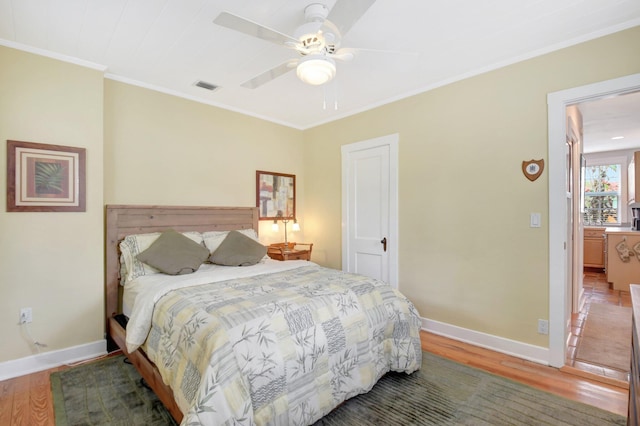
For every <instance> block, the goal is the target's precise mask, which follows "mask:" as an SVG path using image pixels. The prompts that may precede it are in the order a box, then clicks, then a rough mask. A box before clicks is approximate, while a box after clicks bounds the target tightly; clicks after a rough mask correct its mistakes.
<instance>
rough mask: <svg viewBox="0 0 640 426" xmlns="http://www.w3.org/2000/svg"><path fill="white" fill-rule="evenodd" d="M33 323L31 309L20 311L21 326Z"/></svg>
mask: <svg viewBox="0 0 640 426" xmlns="http://www.w3.org/2000/svg"><path fill="white" fill-rule="evenodd" d="M31 321H33V316H32V313H31V308H22V309H20V324H28V323H30V322H31Z"/></svg>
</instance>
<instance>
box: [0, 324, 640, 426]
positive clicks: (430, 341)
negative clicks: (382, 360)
mask: <svg viewBox="0 0 640 426" xmlns="http://www.w3.org/2000/svg"><path fill="white" fill-rule="evenodd" d="M421 339H422V349H423V350H425V351H429V352H432V353H434V354H437V355H440V356H443V357H445V358H449V359H452V360H454V361H457V362H460V363H463V364H467V365H470V366H472V367H476V368H480V369H482V370H485V371H488V372H490V373H493V374H497V375H500V376H504V377H507V378H509V379H512V380H516V381H518V382H521V383H525V384H527V385H530V386H533V387H535V388H538V389H542V390H544V391H547V392H551V393H554V394H556V395H560V396H563V397H565V398H569V399H572V400H575V401H580V402H583V403H586V404H589V405H593V406H596V407H599V408H602V409H604V410H608V411H611V412H614V413H617V414H620V415H623V416H626V415H627V399H628V390H627V389H624V388H621V387H617V386H614V385H611V384H607V383H603V382H599V381H595V380H593V379H590V378H587V377H581V376H578V375H575V374H570V373H566V372H564V371H561V370H559V369H557V368H553V367H546V366H543V365H540V364H536V363H533V362H530V361H525V360H522V359H519V358H515V357H512V356H509V355H504V354H501V353H498V352H494V351H491V350H488V349H484V348H480V347H477V346H473V345H470V344H467V343H463V342H459V341H456V340H451V339H448V338H446V337H442V336H438V335H435V334H432V333H427V332H421ZM64 368H68V367H58V368H55V369H52V370H47V371H42V372H39V373H34V374H30V375H27V376H22V377H17V378H14V379H9V380H5V381H2V382H0V425H12V426H23V425H24V426H37V425H47V426H53V425H54V424H55V422H54V418H53V401H52V396H51V390H50V389H51V385H50V381H49V375H50V373H51V372H53V371H58V370H62V369H64Z"/></svg>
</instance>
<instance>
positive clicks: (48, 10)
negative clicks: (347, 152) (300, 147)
mask: <svg viewBox="0 0 640 426" xmlns="http://www.w3.org/2000/svg"><path fill="white" fill-rule="evenodd" d="M341 1H349V2H353V1H355V0H341ZM311 2H312V1H307V0H108V1H107V0H103V1H97V0H0V43H1V44H3V45H5V46H9V47H17V48H21V49H25V50H29V51H33V52H35V53H40V54H45V55H49V56H53V57H57V58H64V59H67V60H71V61H73V62H78V63H82V64H85V65H91V64H95V65H96V66H97V67H98V68H99V69H100V68H101V67H104V69H105V72H106V75H107V77H108V78H112V79H116V80H119V81H124V82H128V83H133V84H139V85H142V86H144V87H149V88H153V89H156V90H160V91H163V92H166V93H171V94H175V95H179V96H184V97H187V98H190V99H194V100H198V101H201V102H205V103H208V104H211V105H216V106H220V107H223V108H227V109H231V110H234V111H239V112H243V113H246V114H250V115H253V116H257V117H261V118H265V119H267V120H271V121H274V122H277V123H281V124H285V125H288V126H291V127H294V128H298V129H306V128H309V127H313V126H315V125H318V124H321V123H325V122H328V121H332V120H335V119H338V118H341V117H344V116H347V115H351V114H354V113H357V112H360V111H363V110H366V109H369V108H372V107H374V106H377V105H381V104H384V103H388V102H391V101H394V100H397V99H401V98H403V97H406V96H410V95H413V94H416V93H420V92H422V91H425V90H429V89H431V88H434V87H438V86H441V85H443V84H446V83H449V82H452V81H455V80H458V79H461V78H465V77H468V76H471V75H474V74H478V73H480V72H483V71H487V70H490V69H494V68H497V67H499V66H503V65H506V64H509V63H512V62H516V61H518V60H522V59H526V58H529V57H533V56H536V55H539V54H542V53H546V52H549V51H552V50H555V49H558V48H562V47H566V46H569V45H572V44H575V43H578V42H581V41H585V40H589V39H592V38H595V37H598V36H602V35H605V34H609V33H612V32H615V31H619V30H622V29H625V28H629V27H632V26H636V25H640V1H638V0H528V1H524V0H519V1H514V0H483V1H477V0H430V1H424V0H400V1H398V0H395V1H394V0H377V1H376V2H375V3H374V4H373V5H372V6H371V7H370V8H369V9H368V10H367V12H366V13H365V14H364V15H363V16H362V17H361V18H360V20H359V21H357V22H356V23H355V25H354V26H353V27H352V28H351V30H350V31H349V32H348V33H347V34H346V35H344V37H343V39H342V46H343V47H345V46H346V47H356V48H368V49H378V50H389V51H396V52H402V53H384V52H372V51H359V52H357V53H356V56H355V58H354V59H353V60H352V61H350V62H338V63H337V76H336V78H335V79H334V80H333V81H332V82H331V83H329V84H327V85H325V86H320V87H318V86H309V85H305V84H304V83H302V82H301V81H299V80H298V79H297V77H296V75H295V72H289V73H287V74H285V75H283V76H281V77H279V78H277V79H275V80H273V81H271V82H269V83H267V84H265V85H263V86H260V87H258V88H256V89H246V88H243V87H241V86H240V84H241V83H243V82H245V81H247V80H249V79H251V78H253V77H255V76H257V75H259V74H261V73H262V72H264V71H266V70H268V69H270V68H272V67H274V66H276V65H279V64H281V63H283V62H285V61H286V60H288V59H291V58H294V57H296V52H295V51H293V50H290V49H287V48H285V47H282V46H278V45H275V44H273V43H269V42H267V41H263V40H259V39H256V38H252V37H250V36H247V35H245V34H242V33H238V32H235V31H233V30H230V29H227V28H223V27H220V26H218V25H215V24H213V20H214V18H215V17H216V16H217V15H218V14H219V13H220V12H222V11H228V12H231V13H233V14H236V15H239V16H242V17H245V18H247V19H250V20H252V21H255V22H258V23H260V24H262V25H264V26H266V27H269V28H272V29H275V30H277V31H279V32H281V33H285V34H291V33H293V31H294V29H295V28H296V27H298V26H299V25H300V24H302V23H303V22H304V18H303V11H304V8H305V6H307V4H309V3H311ZM334 3H335V0H326V1H325V2H324V4H326V5H327V6H328V7H329V8H332V7H333V5H334ZM198 80H204V81H206V82H209V83H212V84H215V85H218V86H220V88H219V89H218V90H216V91H214V92H209V91H206V90H204V89H202V88H199V87H195V86H194V83H195V82H196V81H198ZM325 100H326V104H327V107H326V109H323V103H324V101H325ZM336 102H337V110H335V109H334V104H335V103H336Z"/></svg>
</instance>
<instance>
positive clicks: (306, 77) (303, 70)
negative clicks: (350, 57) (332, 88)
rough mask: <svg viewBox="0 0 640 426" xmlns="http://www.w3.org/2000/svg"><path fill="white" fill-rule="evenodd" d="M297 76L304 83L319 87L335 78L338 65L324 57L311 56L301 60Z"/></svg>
mask: <svg viewBox="0 0 640 426" xmlns="http://www.w3.org/2000/svg"><path fill="white" fill-rule="evenodd" d="M296 74H297V75H298V78H299V79H300V80H302V81H303V82H305V83H307V84H311V85H314V86H319V85H321V84H324V83H326V82H328V81H331V80H332V79H333V77H335V75H336V63H335V61H334V60H333V59H331V58H328V57H326V56H323V55H309V56H306V57H304V58H302V59H301V60H300V62H299V63H298V67H297V68H296Z"/></svg>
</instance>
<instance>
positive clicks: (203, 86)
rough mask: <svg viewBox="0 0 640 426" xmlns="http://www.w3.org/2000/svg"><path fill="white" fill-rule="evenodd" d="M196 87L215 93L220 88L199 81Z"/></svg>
mask: <svg viewBox="0 0 640 426" xmlns="http://www.w3.org/2000/svg"><path fill="white" fill-rule="evenodd" d="M194 85H196V86H198V87H202V88H203V89H207V90H211V91H214V90H216V89H218V88H219V87H220V86H216V85H215V84H211V83H207V82H206V81H202V80H198V81H196V82H195V83H194Z"/></svg>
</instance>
